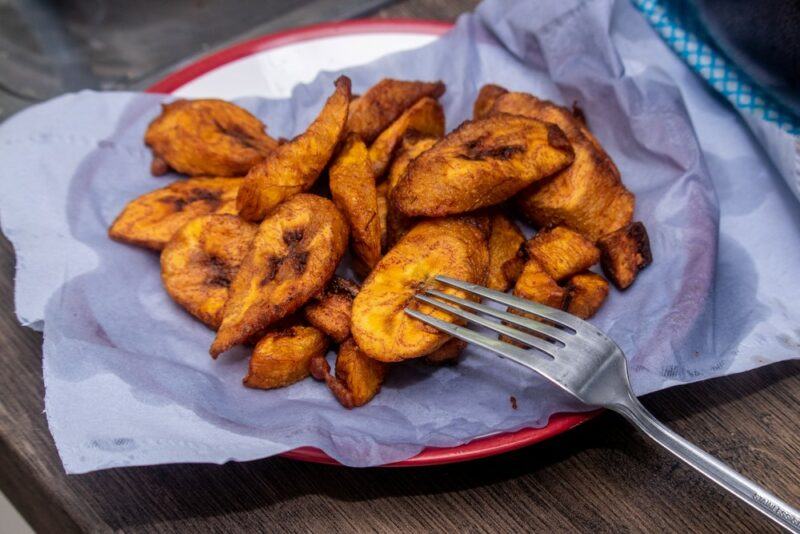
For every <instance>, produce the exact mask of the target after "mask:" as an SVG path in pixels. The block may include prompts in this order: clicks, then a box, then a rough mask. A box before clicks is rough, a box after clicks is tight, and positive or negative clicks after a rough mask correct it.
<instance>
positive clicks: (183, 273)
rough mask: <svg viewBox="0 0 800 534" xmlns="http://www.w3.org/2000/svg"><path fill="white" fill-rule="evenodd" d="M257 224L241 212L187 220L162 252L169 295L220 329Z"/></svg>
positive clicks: (162, 268)
mask: <svg viewBox="0 0 800 534" xmlns="http://www.w3.org/2000/svg"><path fill="white" fill-rule="evenodd" d="M256 228H257V227H256V225H254V224H252V223H249V222H247V221H243V220H242V219H240V218H239V217H236V216H235V215H205V216H202V217H197V218H194V219H192V220H191V221H189V222H188V223H186V224H185V225H184V226H183V227H182V228H181V229H180V230H178V231H177V232H176V233H175V235H174V236H172V239H170V241H169V243H167V246H166V247H164V250H163V252H162V253H161V280H162V281H163V282H164V288H165V289H166V290H167V293H168V294H169V296H170V297H172V298H173V300H174V301H175V302H177V303H178V304H180V305H181V306H183V307H184V308H185V309H186V311H188V312H189V313H191V314H192V315H194V316H195V317H197V318H198V319H200V321H202V322H203V323H205V324H206V325H208V326H210V327H211V328H213V329H215V330H216V329H217V328H219V325H220V323H222V310H223V307H224V306H225V301H227V300H228V288H229V287H230V284H231V280H233V277H234V276H235V275H236V273H237V272H238V271H239V267H240V266H241V264H242V260H243V259H244V257H245V255H246V254H247V251H248V250H249V248H250V243H251V242H252V241H253V237H254V236H255V235H256Z"/></svg>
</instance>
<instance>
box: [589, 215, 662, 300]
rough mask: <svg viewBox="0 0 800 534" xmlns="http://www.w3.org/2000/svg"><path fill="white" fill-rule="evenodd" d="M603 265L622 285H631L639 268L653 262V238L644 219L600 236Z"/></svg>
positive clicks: (613, 280)
mask: <svg viewBox="0 0 800 534" xmlns="http://www.w3.org/2000/svg"><path fill="white" fill-rule="evenodd" d="M597 246H599V247H600V265H602V267H603V272H604V273H606V276H607V277H608V278H609V279H611V281H612V282H614V285H615V286H617V287H618V288H620V289H626V288H628V287H629V286H630V285H631V284H632V283H633V281H634V280H635V279H636V275H637V274H639V271H641V270H642V269H644V268H645V267H647V266H648V265H650V264H651V263H652V262H653V253H652V252H651V250H650V238H649V237H648V236H647V229H646V228H645V227H644V225H643V224H642V223H640V222H634V223H631V224H629V225H627V226H625V227H623V228H620V229H619V230H617V231H616V232H612V233H610V234H608V235H606V236H603V237H602V238H600V240H599V241H598V242H597Z"/></svg>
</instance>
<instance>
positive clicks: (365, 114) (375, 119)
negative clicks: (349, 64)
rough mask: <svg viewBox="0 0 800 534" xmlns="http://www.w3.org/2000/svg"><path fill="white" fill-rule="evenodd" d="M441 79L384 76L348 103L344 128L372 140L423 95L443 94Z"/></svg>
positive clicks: (370, 141)
mask: <svg viewBox="0 0 800 534" xmlns="http://www.w3.org/2000/svg"><path fill="white" fill-rule="evenodd" d="M444 91H445V87H444V84H443V83H442V82H417V81H405V80H392V79H390V78H384V79H383V80H381V81H379V82H378V83H377V84H375V85H373V86H372V87H370V88H369V90H368V91H367V92H366V93H364V94H363V95H361V96H360V97H359V98H358V99H356V100H354V101H352V102H351V103H350V112H349V114H348V118H347V131H348V132H350V133H354V134H357V135H358V136H359V137H361V139H363V140H364V142H365V143H372V141H374V140H375V138H376V137H378V135H379V134H380V133H381V132H382V131H384V130H385V129H386V128H388V127H389V125H390V124H391V123H392V122H394V120H395V119H397V117H399V116H400V114H402V113H403V112H404V111H405V110H406V109H408V108H410V107H411V106H413V105H414V104H415V103H416V102H417V101H418V100H420V99H421V98H424V97H426V96H427V97H431V98H439V97H440V96H442V95H443V94H444Z"/></svg>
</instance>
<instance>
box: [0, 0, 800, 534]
mask: <svg viewBox="0 0 800 534" xmlns="http://www.w3.org/2000/svg"><path fill="white" fill-rule="evenodd" d="M475 3H476V2H472V1H456V2H447V1H443V0H441V1H435V0H410V1H408V2H404V3H401V4H399V5H395V6H392V7H390V8H388V9H384V10H383V11H381V12H379V13H377V14H376V16H379V17H421V18H436V19H444V20H450V19H453V18H454V17H455V15H457V14H458V13H461V12H463V11H465V10H468V9H470V8H471V7H472V6H474V4H475ZM13 277H14V254H13V251H12V249H11V246H10V245H9V243H8V242H7V241H6V240H5V239H4V238H2V239H0V351H1V352H2V358H3V364H4V365H3V371H2V373H0V388H1V389H2V395H0V489H1V490H2V491H3V492H4V493H5V494H6V495H8V497H9V499H11V501H12V502H13V503H14V504H15V506H16V507H17V508H18V509H19V510H20V511H21V513H22V514H23V515H24V516H25V518H26V519H27V520H28V521H29V523H30V524H31V525H32V526H33V527H34V528H35V529H36V530H37V531H42V532H70V531H93V532H95V531H99V532H103V531H126V532H179V531H203V532H205V531H212V532H221V531H241V530H253V531H286V532H300V531H303V532H307V531H319V532H334V531H337V532H340V531H344V532H397V531H401V530H402V531H414V532H416V531H424V532H445V531H447V532H454V531H458V532H463V531H467V532H509V531H541V532H561V531H579V532H663V531H668V532H677V531H681V532H726V531H729V532H730V531H732V532H748V531H749V532H771V531H777V529H776V528H775V527H773V526H772V525H771V524H769V523H767V522H766V521H765V520H764V519H762V518H761V516H760V515H759V514H757V513H756V512H754V511H751V510H750V509H749V508H746V507H745V506H744V505H742V504H740V503H739V502H738V501H737V500H736V499H734V498H732V497H729V496H728V495H726V494H724V493H723V492H722V491H720V490H717V489H716V487H715V486H713V485H712V484H711V483H710V482H707V481H706V480H705V479H704V478H703V477H701V476H700V475H698V474H696V473H695V472H694V471H692V470H691V469H690V468H688V467H686V466H684V465H682V464H681V463H680V462H679V461H678V460H676V459H675V458H673V457H672V456H671V455H669V454H668V453H665V452H662V451H661V450H660V449H659V448H658V447H657V446H655V445H653V444H651V443H650V442H649V441H648V440H647V439H646V438H644V437H642V436H641V435H640V434H638V433H637V432H636V431H635V430H634V429H633V428H632V427H630V426H629V425H628V424H626V423H625V422H624V421H623V420H622V419H621V418H620V417H618V416H616V415H614V414H610V413H609V414H604V415H601V416H600V417H598V418H596V419H594V420H593V421H590V422H589V423H586V424H584V425H582V426H580V427H578V428H576V429H574V430H572V431H570V432H568V433H566V434H563V435H561V436H558V437H556V438H555V439H552V440H549V441H546V442H544V443H541V444H539V445H535V446H532V447H528V448H526V449H523V450H520V451H517V452H513V453H509V454H506V455H502V456H498V457H494V458H489V459H485V460H480V461H476V462H471V463H466V464H455V465H448V466H440V467H429V468H413V469H347V468H340V467H329V466H320V465H314V464H306V463H300V462H294V461H290V460H285V459H281V458H272V459H266V460H261V461H254V462H248V463H238V464H228V465H224V466H212V465H170V466H157V467H142V468H128V469H113V470H108V471H102V472H98V473H91V474H87V475H79V476H66V475H65V474H64V472H63V469H62V467H61V464H60V461H59V459H58V456H57V454H56V450H55V447H54V445H53V441H52V438H51V436H50V434H49V432H48V430H47V423H46V420H45V415H44V413H43V410H44V402H43V393H44V391H43V385H42V378H41V376H42V369H41V344H42V337H41V335H40V334H38V333H36V332H33V331H31V330H28V329H26V328H22V327H20V326H19V325H18V323H17V321H16V319H15V317H14V313H13ZM798 396H800V362H797V361H794V362H787V363H783V364H778V365H774V366H771V367H767V368H762V369H758V370H755V371H753V372H750V373H746V374H741V375H736V376H731V377H726V378H722V379H717V380H712V381H708V382H704V383H701V384H694V385H690V386H684V387H679V388H674V389H671V390H668V391H664V392H660V393H657V394H653V395H649V396H647V397H646V398H645V399H644V403H645V405H646V406H647V407H648V408H649V409H650V410H652V411H653V413H654V414H655V415H656V416H657V417H659V418H660V419H661V420H663V421H665V422H666V423H668V424H669V426H670V427H671V428H673V429H674V430H676V431H677V432H678V433H680V434H681V435H683V436H685V437H687V438H688V439H690V440H691V441H693V442H695V443H696V444H698V445H700V446H701V447H703V448H704V449H706V450H707V451H709V452H710V453H712V454H714V455H715V456H718V457H719V458H721V459H722V460H724V461H725V462H728V463H729V464H730V465H732V466H733V467H734V468H736V469H737V470H739V471H741V472H742V473H743V474H745V475H746V476H749V477H751V478H752V479H754V480H755V481H757V482H760V483H762V484H764V485H765V486H766V487H768V488H769V489H770V490H771V491H773V492H774V493H776V494H778V495H779V496H782V497H784V498H785V499H786V500H788V501H789V502H793V503H795V504H798V503H800V462H798V458H800V437H798V430H800V425H798V420H799V419H798V416H797V408H798V400H799V399H798Z"/></svg>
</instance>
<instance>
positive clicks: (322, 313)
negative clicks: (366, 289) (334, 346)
mask: <svg viewBox="0 0 800 534" xmlns="http://www.w3.org/2000/svg"><path fill="white" fill-rule="evenodd" d="M357 294H358V284H356V283H355V282H353V281H351V280H347V279H346V278H341V277H339V276H334V277H333V279H332V280H331V281H330V283H329V284H328V285H327V287H326V288H325V290H324V291H323V292H322V293H320V294H319V295H316V296H314V297H312V298H311V300H310V301H309V302H308V304H306V305H305V307H304V308H303V314H304V315H305V318H306V321H308V322H309V323H311V325H312V326H315V327H317V328H319V329H320V330H322V331H323V332H325V333H326V334H328V335H329V336H330V337H331V338H333V340H334V341H336V342H337V343H341V342H342V341H344V340H345V339H347V338H348V337H350V317H351V315H352V309H353V299H355V298H356V295H357Z"/></svg>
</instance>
